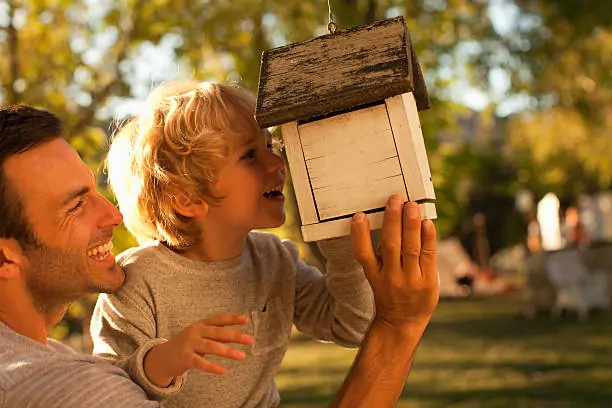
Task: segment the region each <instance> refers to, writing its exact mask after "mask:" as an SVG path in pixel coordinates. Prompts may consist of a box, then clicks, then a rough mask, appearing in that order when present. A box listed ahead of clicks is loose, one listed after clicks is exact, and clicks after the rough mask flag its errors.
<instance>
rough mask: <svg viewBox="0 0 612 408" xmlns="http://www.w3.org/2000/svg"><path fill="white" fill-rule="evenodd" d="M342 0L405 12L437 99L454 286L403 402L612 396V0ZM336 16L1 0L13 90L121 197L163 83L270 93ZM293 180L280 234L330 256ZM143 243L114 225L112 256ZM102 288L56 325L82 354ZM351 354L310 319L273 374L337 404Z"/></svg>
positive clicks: (447, 284) (440, 186) (302, 7)
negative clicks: (54, 124) (60, 127)
mask: <svg viewBox="0 0 612 408" xmlns="http://www.w3.org/2000/svg"><path fill="white" fill-rule="evenodd" d="M331 4H332V8H333V12H334V16H335V19H336V21H337V22H338V24H339V25H340V28H348V27H353V26H357V25H361V24H365V23H370V22H373V21H376V20H380V19H384V18H386V17H393V16H397V15H403V16H404V17H405V20H406V23H407V27H408V30H409V31H410V33H411V36H412V40H413V42H414V45H415V48H416V52H417V55H418V58H419V62H420V64H421V67H422V69H423V73H424V75H425V79H426V81H427V85H428V87H429V91H430V94H431V97H432V109H431V110H429V111H425V112H421V122H422V128H423V133H424V137H425V142H426V146H427V153H428V157H429V162H430V167H431V171H432V175H433V182H434V186H435V188H436V195H437V203H436V206H437V210H438V215H439V219H438V220H437V221H436V227H437V230H438V234H439V237H440V246H439V272H440V281H441V287H442V294H443V297H444V299H443V300H442V301H441V303H440V306H439V307H438V309H437V311H436V313H435V314H434V318H433V321H432V323H431V326H430V328H429V330H428V332H427V333H426V335H425V337H424V339H423V341H422V343H421V346H420V349H419V353H418V357H417V360H416V363H415V366H414V370H413V373H412V375H411V377H410V378H409V381H408V383H407V387H406V390H405V392H404V394H403V396H402V400H401V402H400V405H399V406H402V407H513V408H514V407H537V408H540V407H542V408H548V407H550V408H553V407H554V408H557V407H561V408H563V407H610V406H612V351H611V345H612V317H611V316H610V312H608V311H607V310H606V308H607V306H608V305H609V299H610V288H612V245H610V242H612V193H611V192H610V187H611V184H612V164H611V158H612V12H611V11H610V10H609V7H610V6H609V5H608V2H606V1H603V0H582V1H578V0H555V1H553V0H548V1H547V0H491V1H484V0H332V2H331ZM328 14H329V13H328V7H327V0H301V1H300V0H289V1H287V0H188V1H187V0H147V1H144V0H124V1H122V0H84V1H75V0H0V103H3V104H4V103H15V102H25V103H27V104H30V105H34V106H37V107H41V108H44V109H47V110H50V111H52V112H54V113H56V114H58V115H59V116H60V117H61V118H62V119H63V120H64V121H65V124H66V136H67V137H68V138H69V140H70V142H71V143H72V144H73V145H74V147H75V148H76V149H77V150H78V151H79V152H80V154H81V156H82V157H83V159H84V160H85V161H86V162H87V163H88V164H89V165H90V166H91V168H92V169H94V170H95V171H97V173H98V175H99V177H98V180H99V188H100V190H101V191H103V192H104V193H105V194H106V195H107V197H108V198H109V199H113V198H112V195H111V194H110V193H109V192H108V191H107V184H106V179H105V175H104V168H103V160H104V158H105V154H106V147H107V141H108V137H109V134H110V133H111V132H112V131H113V129H114V127H115V125H114V123H115V120H117V119H122V118H125V117H127V116H129V115H132V114H135V113H138V111H139V109H140V107H141V103H142V102H143V101H144V99H145V97H146V95H147V93H148V92H149V91H150V90H151V88H152V87H154V86H155V85H157V84H159V83H160V82H163V81H166V80H172V79H178V78H195V79H198V80H209V81H220V82H230V83H236V84H239V85H241V86H242V87H245V88H247V89H249V90H250V91H252V92H256V90H257V83H258V77H259V64H260V56H261V53H262V51H263V50H266V49H269V48H273V47H276V46H281V45H285V44H288V43H292V42H296V41H303V40H308V39H311V38H313V37H315V36H319V35H322V34H325V33H326V27H327V22H328ZM286 193H287V195H288V197H289V198H290V199H289V200H288V201H287V211H288V214H289V217H288V222H287V224H286V225H285V226H284V227H283V228H280V229H278V230H276V231H275V232H276V233H278V234H279V235H281V236H283V237H287V238H291V239H294V240H296V241H297V242H299V243H300V250H301V252H302V255H303V256H304V257H305V258H307V259H308V260H309V262H312V263H314V264H318V263H319V262H320V259H319V257H318V253H317V251H316V248H315V247H313V246H309V245H306V244H303V243H301V241H300V230H299V215H298V214H297V211H296V207H295V204H294V203H295V201H294V199H293V198H292V192H291V188H290V186H288V187H287V191H286ZM134 244H135V241H134V240H133V239H132V238H131V237H130V236H129V234H128V233H127V232H126V231H125V230H124V229H123V228H120V229H119V230H118V231H117V233H116V238H115V249H116V252H117V253H118V252H120V251H121V250H123V249H126V248H128V247H130V246H132V245H134ZM94 302H95V298H90V299H86V300H83V301H82V302H77V303H75V304H73V306H72V307H71V308H70V310H69V313H68V314H67V316H66V318H65V319H64V321H63V322H62V323H61V324H60V325H58V326H57V327H55V328H54V330H53V333H52V335H53V336H54V337H56V338H59V339H62V340H64V341H66V342H67V343H68V344H70V345H72V346H73V347H75V348H77V349H81V350H84V351H85V352H87V351H88V349H89V347H90V345H89V340H88V337H87V325H88V320H89V316H90V312H91V308H92V305H93V303H94ZM585 310H586V313H585ZM83 333H85V335H83ZM354 353H355V352H354V351H351V350H344V349H341V348H340V347H338V346H334V345H325V344H319V343H315V342H313V341H311V340H309V339H307V338H305V337H302V336H301V335H299V334H296V336H295V337H294V341H293V344H292V346H291V347H290V350H289V352H288V354H287V357H286V360H285V362H284V363H283V368H282V370H281V372H280V373H279V375H278V377H277V381H278V384H279V386H280V388H281V394H282V396H283V400H284V402H285V405H283V406H288V407H324V406H326V405H327V403H328V402H329V400H330V398H331V397H332V396H333V394H334V392H335V391H336V390H337V389H338V387H339V384H340V382H341V381H342V379H343V377H344V374H345V373H346V370H347V369H348V368H349V366H350V364H351V362H352V359H353V357H354V355H355V354H354Z"/></svg>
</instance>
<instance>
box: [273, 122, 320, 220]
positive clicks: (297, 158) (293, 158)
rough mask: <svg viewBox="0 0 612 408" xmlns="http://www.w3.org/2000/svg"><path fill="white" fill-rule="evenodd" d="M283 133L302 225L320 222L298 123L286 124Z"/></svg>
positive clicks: (283, 126)
mask: <svg viewBox="0 0 612 408" xmlns="http://www.w3.org/2000/svg"><path fill="white" fill-rule="evenodd" d="M281 133H282V136H283V142H284V145H285V153H286V155H287V161H288V162H289V171H290V172H291V180H292V181H293V189H294V191H295V198H296V201H297V205H298V211H299V213H300V219H301V220H302V225H308V224H314V223H317V222H319V216H318V214H317V208H316V206H315V202H314V197H313V196H312V190H311V187H310V180H309V178H308V171H307V170H306V162H305V160H304V153H303V151H302V145H301V142H300V135H299V134H298V128H297V122H290V123H286V124H284V125H282V126H281Z"/></svg>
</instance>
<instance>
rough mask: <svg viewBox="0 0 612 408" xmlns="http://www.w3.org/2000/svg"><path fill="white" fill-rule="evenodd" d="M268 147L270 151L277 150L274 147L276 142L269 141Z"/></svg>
mask: <svg viewBox="0 0 612 408" xmlns="http://www.w3.org/2000/svg"><path fill="white" fill-rule="evenodd" d="M266 148H267V149H268V151H271V152H273V151H274V150H275V149H274V144H273V143H268V144H267V145H266Z"/></svg>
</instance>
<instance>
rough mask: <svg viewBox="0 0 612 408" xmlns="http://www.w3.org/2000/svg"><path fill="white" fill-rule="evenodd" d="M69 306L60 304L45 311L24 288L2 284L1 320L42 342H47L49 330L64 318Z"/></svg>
mask: <svg viewBox="0 0 612 408" xmlns="http://www.w3.org/2000/svg"><path fill="white" fill-rule="evenodd" d="M5 283H6V282H5ZM9 286H10V287H9ZM4 300H7V301H4ZM68 306H69V305H68V304H65V305H59V306H57V307H54V308H52V309H50V310H47V311H45V312H44V313H43V312H41V311H39V310H38V309H37V308H36V307H35V306H34V302H33V301H32V298H31V297H30V296H29V295H28V294H27V292H26V291H25V290H24V289H23V288H16V287H15V285H0V320H1V321H2V322H4V323H5V324H6V325H7V326H9V327H10V328H11V329H13V330H14V331H15V332H17V333H19V334H21V335H22V336H26V337H29V338H31V339H32V340H35V341H37V342H39V343H42V344H47V334H48V333H49V330H50V329H51V327H53V326H54V325H55V324H57V323H58V322H59V321H60V320H61V319H62V317H63V316H64V314H65V313H66V309H67V308H68Z"/></svg>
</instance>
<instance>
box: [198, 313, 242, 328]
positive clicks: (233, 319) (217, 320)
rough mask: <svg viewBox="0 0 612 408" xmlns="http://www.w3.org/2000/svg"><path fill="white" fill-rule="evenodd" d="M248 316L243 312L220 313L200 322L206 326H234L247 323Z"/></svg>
mask: <svg viewBox="0 0 612 408" xmlns="http://www.w3.org/2000/svg"><path fill="white" fill-rule="evenodd" d="M248 321H249V316H247V315H244V314H234V313H220V314H218V315H214V316H209V317H206V318H204V319H202V320H200V322H199V323H200V324H204V325H208V326H234V325H243V324H247V323H248Z"/></svg>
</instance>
